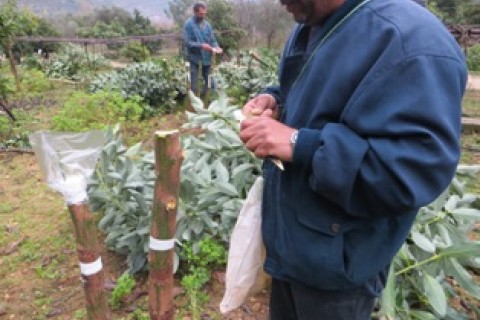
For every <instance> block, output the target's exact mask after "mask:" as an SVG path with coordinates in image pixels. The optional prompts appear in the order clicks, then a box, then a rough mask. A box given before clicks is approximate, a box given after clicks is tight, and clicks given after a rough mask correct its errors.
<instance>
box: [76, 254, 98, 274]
mask: <svg viewBox="0 0 480 320" xmlns="http://www.w3.org/2000/svg"><path fill="white" fill-rule="evenodd" d="M102 268H103V265H102V258H101V257H99V258H98V259H97V260H95V261H94V262H91V263H82V262H80V273H81V274H83V275H84V276H87V277H88V276H91V275H93V274H95V273H97V272H100V271H101V270H102Z"/></svg>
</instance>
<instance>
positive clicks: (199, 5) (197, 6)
mask: <svg viewBox="0 0 480 320" xmlns="http://www.w3.org/2000/svg"><path fill="white" fill-rule="evenodd" d="M200 8H202V9H206V8H207V4H206V3H205V2H203V1H197V2H195V4H194V5H193V11H194V12H197V11H198V10H199V9H200Z"/></svg>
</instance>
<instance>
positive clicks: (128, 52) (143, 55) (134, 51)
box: [121, 41, 150, 62]
mask: <svg viewBox="0 0 480 320" xmlns="http://www.w3.org/2000/svg"><path fill="white" fill-rule="evenodd" d="M121 54H122V55H123V56H124V57H126V58H130V59H132V60H133V61H134V62H143V61H146V60H147V59H148V58H150V50H148V48H147V47H146V46H144V45H143V44H141V43H140V42H138V41H135V42H132V43H129V44H128V45H126V46H125V47H123V48H122V50H121Z"/></svg>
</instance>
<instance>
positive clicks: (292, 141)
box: [290, 130, 298, 148]
mask: <svg viewBox="0 0 480 320" xmlns="http://www.w3.org/2000/svg"><path fill="white" fill-rule="evenodd" d="M297 139H298V130H295V131H293V133H292V135H291V136H290V145H291V146H292V148H295V144H296V143H297Z"/></svg>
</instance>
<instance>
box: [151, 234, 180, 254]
mask: <svg viewBox="0 0 480 320" xmlns="http://www.w3.org/2000/svg"><path fill="white" fill-rule="evenodd" d="M174 246H175V239H170V240H158V239H155V238H153V237H152V236H150V243H149V248H150V249H152V250H154V251H168V250H172V249H173V247H174Z"/></svg>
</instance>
